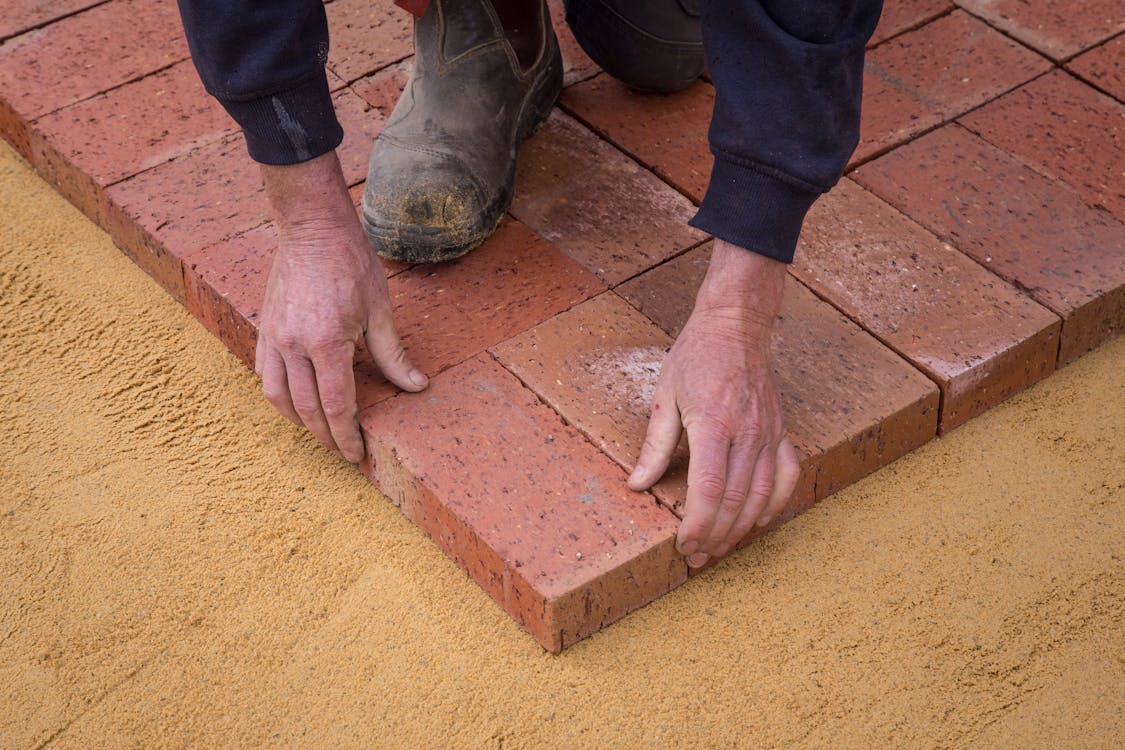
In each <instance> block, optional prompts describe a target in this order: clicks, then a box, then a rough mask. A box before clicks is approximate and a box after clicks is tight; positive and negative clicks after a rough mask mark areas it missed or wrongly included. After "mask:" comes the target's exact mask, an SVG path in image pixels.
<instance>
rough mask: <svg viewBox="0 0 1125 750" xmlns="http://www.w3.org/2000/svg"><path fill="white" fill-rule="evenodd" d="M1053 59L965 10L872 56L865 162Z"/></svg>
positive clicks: (863, 132) (860, 151) (861, 151)
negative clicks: (1028, 47)
mask: <svg viewBox="0 0 1125 750" xmlns="http://www.w3.org/2000/svg"><path fill="white" fill-rule="evenodd" d="M1049 68H1050V63H1049V62H1048V61H1047V60H1045V59H1043V58H1042V57H1039V56H1038V55H1036V54H1035V53H1034V52H1030V51H1028V50H1027V49H1025V48H1024V47H1021V46H1020V45H1019V44H1017V43H1015V42H1013V41H1012V40H1010V39H1008V38H1006V37H1005V36H1004V35H1003V34H1000V33H999V32H997V31H995V30H994V29H991V28H989V27H988V26H987V25H986V24H984V23H982V22H980V21H978V20H976V19H974V18H972V17H971V16H969V15H967V14H966V13H963V12H961V11H957V12H954V13H951V14H949V15H947V16H944V17H942V18H939V19H937V20H936V21H933V22H932V23H929V24H926V25H925V26H923V27H922V28H920V29H918V30H916V31H911V32H908V33H906V34H903V35H902V36H899V37H896V38H895V39H892V40H891V41H889V42H887V43H886V44H882V45H880V46H878V47H876V48H875V49H873V50H871V52H870V53H869V54H868V56H867V68H866V74H865V75H864V78H863V122H862V126H861V128H860V142H859V147H858V148H857V149H856V152H855V155H854V156H853V157H852V159H853V161H863V160H866V159H868V158H870V157H872V156H874V155H876V154H879V153H882V152H883V151H885V150H887V149H888V148H891V147H893V146H896V145H898V144H900V143H903V142H905V141H907V140H909V139H910V138H912V137H914V136H916V135H918V134H919V133H922V132H924V131H926V130H929V129H930V128H933V127H934V126H936V125H940V124H941V123H943V122H946V121H948V120H951V119H953V118H954V117H956V116H957V115H960V114H963V113H964V112H967V111H968V110H970V109H971V108H973V107H975V106H977V105H979V104H983V103H984V102H986V101H988V100H989V99H991V98H992V97H994V96H996V95H998V94H1002V93H1004V92H1005V91H1008V90H1010V89H1012V88H1015V87H1016V86H1018V85H1019V84H1021V83H1024V82H1025V81H1027V80H1029V79H1031V78H1033V77H1035V76H1036V75H1038V74H1040V73H1044V72H1046V71H1047V70H1048V69H1049Z"/></svg>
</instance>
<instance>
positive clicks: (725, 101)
mask: <svg viewBox="0 0 1125 750" xmlns="http://www.w3.org/2000/svg"><path fill="white" fill-rule="evenodd" d="M370 1H371V2H386V0H370ZM398 2H399V4H400V5H402V6H403V7H404V8H406V9H408V10H409V11H410V12H412V13H414V15H415V19H414V25H415V26H414V58H413V70H412V72H411V75H410V79H409V81H408V83H407V84H406V87H405V90H404V91H403V93H402V96H401V98H400V99H399V101H398V104H397V106H396V107H395V109H394V111H393V112H392V114H391V116H390V118H389V120H388V121H387V123H386V126H385V127H384V128H383V130H382V132H381V133H380V134H379V136H378V137H377V138H376V140H375V144H374V148H373V150H372V153H371V161H370V167H369V171H368V175H367V181H366V186H365V189H364V193H363V208H362V217H359V216H357V214H356V211H355V209H354V207H353V204H352V201H351V198H350V197H349V195H348V191H347V186H346V184H345V182H344V177H343V174H342V172H341V169H340V162H339V160H338V158H337V156H336V153H335V149H336V147H337V146H339V144H340V142H341V139H342V137H343V133H342V130H341V127H340V124H339V122H338V120H337V118H336V115H335V112H334V110H333V106H332V99H331V96H330V94H329V86H328V81H327V77H326V73H325V63H326V61H327V59H328V45H329V35H328V22H327V17H326V14H325V10H324V6H323V4H322V3H321V0H271V2H252V1H251V0H179V5H180V10H181V14H182V17H183V20H184V26H185V29H186V32H187V38H188V43H189V46H190V48H191V52H192V57H193V60H194V61H195V65H196V68H197V69H198V71H199V73H200V76H201V78H202V80H203V83H204V85H205V86H206V88H207V90H208V91H209V92H210V93H211V94H212V95H214V96H215V97H216V98H217V99H218V100H219V102H221V103H222V105H223V106H224V107H225V108H226V109H227V111H228V112H229V113H230V114H231V116H232V117H233V118H234V119H235V120H236V121H237V122H238V124H239V125H240V126H241V128H242V131H243V133H244V135H245V138H246V145H247V149H248V152H249V156H250V157H251V158H253V159H254V160H256V161H258V162H259V163H260V164H261V173H262V179H263V181H264V184H265V189H266V193H267V195H268V197H269V202H270V205H271V206H272V210H273V212H274V216H275V219H276V225H277V231H278V248H277V253H276V255H275V256H274V260H273V265H272V268H271V270H270V274H269V279H268V282H267V285H266V293H265V299H264V302H263V305H262V311H261V323H260V329H259V335H258V346H257V354H256V361H255V370H256V372H257V373H258V374H259V375H260V376H261V378H262V387H263V390H264V393H265V396H266V398H267V399H269V401H270V403H272V404H273V405H274V406H275V407H276V408H277V409H278V410H279V411H280V412H281V413H282V414H284V415H285V416H287V417H288V418H289V419H291V420H293V421H294V422H296V423H297V424H300V425H304V426H305V427H306V428H308V429H309V430H311V431H312V433H313V434H314V435H316V437H317V438H318V439H319V440H320V441H321V442H322V443H324V444H325V445H326V446H328V447H329V448H331V449H333V450H335V451H338V452H339V453H340V454H341V455H343V456H344V457H345V458H346V459H348V460H350V461H359V460H360V459H362V457H363V454H364V444H363V438H362V436H361V434H360V430H359V423H358V417H357V408H356V396H355V393H356V387H355V379H354V374H353V370H352V362H353V356H354V354H355V345H356V342H357V341H358V340H359V337H360V336H362V337H363V338H364V341H365V342H366V345H367V348H368V350H369V351H370V353H371V356H372V357H373V359H374V361H375V363H376V364H377V365H378V366H379V368H380V369H381V370H382V372H383V374H384V375H385V376H386V377H387V379H388V380H390V381H391V382H392V383H394V384H395V385H396V386H398V387H399V388H402V389H404V390H407V391H420V390H422V389H424V388H425V387H426V385H427V378H426V375H424V374H423V373H422V372H421V371H420V370H418V368H416V367H415V366H414V365H413V364H411V362H410V360H409V358H408V356H407V354H406V352H405V351H404V349H403V347H402V344H401V342H400V340H399V337H398V335H397V333H396V331H395V326H394V321H393V317H392V312H391V304H390V301H389V299H388V294H387V283H386V279H385V276H384V273H383V271H382V269H381V267H380V264H379V262H378V259H377V258H376V257H375V253H378V254H379V255H382V256H384V257H386V258H393V259H395V260H399V261H403V262H406V263H432V262H439V261H444V260H449V259H451V258H456V257H458V256H460V255H462V254H464V253H466V252H469V251H471V250H472V248H474V247H476V246H477V245H479V244H480V243H481V242H482V241H483V240H484V239H485V238H487V237H488V235H489V234H490V233H491V232H492V231H493V229H494V228H495V227H496V225H497V223H498V221H499V220H500V218H501V217H502V216H503V215H504V214H505V212H506V211H507V210H508V207H509V205H510V203H511V200H512V192H513V182H514V176H515V168H516V153H517V146H518V144H519V142H520V141H521V140H522V139H523V138H525V137H527V136H528V135H529V134H531V133H532V132H533V131H534V130H535V128H536V126H537V125H538V124H539V123H540V122H541V121H542V120H543V119H544V118H545V117H547V115H548V113H549V112H550V110H551V108H552V107H553V106H554V104H555V101H556V100H557V98H558V96H559V93H560V91H561V89H562V60H561V57H560V54H559V46H558V41H557V39H556V37H555V34H554V31H553V29H552V25H551V18H550V14H549V12H548V9H547V7H546V4H545V2H544V0H398ZM881 5H882V3H881V0H725V1H721V0H566V19H567V23H568V24H569V26H570V28H571V30H572V31H573V33H574V36H575V38H576V39H577V40H578V42H579V43H580V44H581V46H582V47H583V49H584V50H585V51H586V52H587V53H588V54H589V55H590V57H591V58H592V59H593V60H594V62H596V63H597V64H598V65H599V66H601V68H602V69H603V70H604V71H605V72H606V73H608V74H609V75H612V76H615V77H617V78H619V79H620V80H622V81H623V82H624V83H625V84H627V85H629V86H631V87H633V88H635V89H638V90H642V91H653V92H670V91H675V90H677V89H681V88H684V87H686V86H688V85H690V84H691V83H692V82H693V81H695V80H696V79H697V78H698V77H699V76H700V75H701V74H703V73H704V71H705V70H707V71H708V72H709V74H710V78H711V81H712V82H713V84H714V87H715V108H714V112H713V115H712V119H711V126H710V131H709V139H710V145H711V151H712V154H713V155H714V165H713V168H712V171H711V180H710V185H709V187H708V190H707V193H706V195H705V197H704V199H703V201H702V203H701V205H700V207H699V210H698V213H697V214H696V215H695V217H694V218H693V219H692V220H691V222H690V223H691V225H692V226H694V227H697V228H699V229H701V230H703V231H705V232H707V233H709V234H711V235H713V236H714V237H715V242H714V248H713V252H712V256H711V261H710V266H709V269H708V271H707V274H706V277H705V278H704V280H703V282H702V284H701V286H700V288H699V291H698V294H697V296H696V299H695V306H694V308H693V311H692V314H691V316H690V318H689V319H688V321H687V323H686V325H685V326H684V328H683V331H682V332H681V333H680V335H679V337H678V338H677V340H676V342H675V344H674V345H673V347H672V349H671V351H670V352H669V353H668V355H667V356H666V358H665V360H664V363H663V367H662V369H661V372H660V376H659V380H658V382H657V386H656V390H655V395H654V397H653V402H652V405H651V416H650V420H649V425H648V431H647V435H646V437H645V441H644V446H643V448H642V449H641V452H640V455H639V457H638V460H637V463H636V468H635V469H634V471H633V472H632V474H631V476H630V477H629V479H628V485H629V487H630V488H632V489H634V490H638V491H639V490H644V489H647V488H649V487H651V486H652V485H653V484H655V483H656V482H657V481H658V480H659V479H660V477H661V476H662V475H663V474H664V472H665V471H666V469H667V467H668V465H669V462H670V460H671V457H672V452H673V450H674V448H675V447H676V445H677V443H678V442H679V440H680V436H681V433H682V432H683V431H686V433H687V439H688V447H689V454H690V458H689V467H688V489H687V497H686V503H685V510H684V518H683V521H682V523H681V526H680V528H679V531H678V534H677V540H676V546H677V549H678V550H679V551H680V553H681V554H683V555H685V556H686V558H687V561H688V564H689V565H692V566H693V567H699V566H701V565H704V564H706V563H707V561H708V560H710V559H712V558H716V557H721V556H723V555H725V554H727V553H728V552H729V551H730V550H731V549H732V548H733V547H734V545H735V544H737V542H738V541H739V540H741V539H742V538H743V536H745V534H746V533H747V532H749V531H750V530H751V529H752V528H753V527H754V526H755V525H758V526H764V525H766V524H768V523H769V522H770V521H771V520H772V519H773V518H775V517H776V516H777V514H778V513H779V512H780V511H781V510H782V509H783V508H784V506H785V503H786V502H787V500H788V498H789V496H790V495H791V494H792V492H793V488H794V486H795V484H796V481H797V476H798V461H797V456H796V453H795V451H794V448H793V446H792V445H791V444H790V442H789V440H788V438H787V437H786V433H785V430H784V427H783V424H782V418H781V411H780V406H779V401H778V394H777V387H776V385H775V383H774V378H773V375H772V373H771V362H770V358H771V354H770V336H771V330H772V327H773V322H774V319H775V318H776V316H777V313H778V310H779V308H780V305H781V300H782V292H783V287H784V279H785V275H786V264H787V263H789V262H791V261H792V259H793V253H794V249H795V247H796V244H797V237H798V234H799V232H800V228H801V224H802V222H803V221H804V217H805V214H806V213H807V211H808V209H809V208H810V206H811V205H812V203H813V202H814V200H816V198H817V197H818V196H819V195H821V194H823V193H824V192H826V191H828V190H829V189H830V188H831V187H832V185H834V184H835V182H836V181H837V180H838V179H839V178H840V175H841V174H842V172H843V169H844V167H845V165H846V163H847V160H848V158H849V157H850V155H851V153H852V151H853V150H854V149H855V146H856V144H857V143H858V139H859V113H860V99H861V82H862V74H863V56H864V45H865V43H866V42H867V40H868V39H869V37H870V36H871V34H872V33H873V32H874V29H875V25H876V23H877V21H878V17H879V13H880V11H881ZM400 12H407V11H406V10H403V11H400ZM372 249H374V251H375V252H372ZM433 325H436V326H440V325H442V322H441V321H440V320H435V321H433Z"/></svg>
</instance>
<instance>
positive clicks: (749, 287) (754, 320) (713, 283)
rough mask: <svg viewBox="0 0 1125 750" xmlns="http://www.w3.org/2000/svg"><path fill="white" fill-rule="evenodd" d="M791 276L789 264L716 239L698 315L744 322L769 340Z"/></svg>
mask: <svg viewBox="0 0 1125 750" xmlns="http://www.w3.org/2000/svg"><path fill="white" fill-rule="evenodd" d="M787 273H788V271H787V267H786V264H785V263H782V262H780V261H777V260H774V259H772V258H767V257H766V256H764V255H759V254H757V253H754V252H752V251H750V250H746V249H744V248H741V247H738V246H737V245H732V244H731V243H729V242H725V241H723V240H720V239H716V240H715V244H714V247H713V249H712V253H711V262H710V265H709V266H708V269H707V275H706V276H705V277H704V279H703V283H702V284H701V285H700V287H699V292H698V294H697V295H696V298H695V312H702V313H710V314H716V315H722V316H723V317H728V318H732V319H736V320H741V321H742V322H744V324H745V325H746V326H747V328H748V329H750V330H753V331H757V332H758V333H760V334H762V335H763V336H768V335H769V334H770V331H771V330H772V328H773V322H774V320H775V319H776V318H777V314H778V312H779V311H780V310H781V300H782V297H783V295H784V291H785V277H786V275H787Z"/></svg>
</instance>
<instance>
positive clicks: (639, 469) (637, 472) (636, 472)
mask: <svg viewBox="0 0 1125 750" xmlns="http://www.w3.org/2000/svg"><path fill="white" fill-rule="evenodd" d="M644 473H645V467H643V466H641V465H640V464H637V465H636V466H634V467H633V473H632V474H630V475H629V480H628V481H630V482H637V481H640V478H641V477H642V476H644Z"/></svg>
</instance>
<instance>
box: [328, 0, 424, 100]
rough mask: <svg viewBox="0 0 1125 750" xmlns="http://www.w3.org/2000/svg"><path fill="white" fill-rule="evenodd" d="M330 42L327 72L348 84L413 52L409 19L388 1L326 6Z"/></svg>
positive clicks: (346, 0) (350, 0)
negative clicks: (330, 34) (330, 35)
mask: <svg viewBox="0 0 1125 750" xmlns="http://www.w3.org/2000/svg"><path fill="white" fill-rule="evenodd" d="M325 10H326V11H327V12H328V27H329V29H330V31H331V33H332V39H331V41H330V43H329V50H328V69H329V70H331V71H332V72H333V73H335V74H336V75H338V76H339V77H340V78H342V79H344V80H345V81H348V82H351V81H355V80H357V79H359V78H362V77H363V76H365V75H368V74H370V73H374V72H375V71H377V70H381V69H383V68H385V67H387V66H388V65H390V64H391V63H395V62H398V61H399V60H402V59H404V58H406V57H409V56H410V55H411V54H412V53H413V52H414V42H413V34H414V24H413V21H412V16H411V15H410V14H409V13H407V12H406V11H404V10H402V9H401V8H399V7H397V6H395V5H394V4H393V3H389V2H374V3H373V2H371V0H336V1H335V2H333V3H329V4H328V5H326V6H325Z"/></svg>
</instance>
